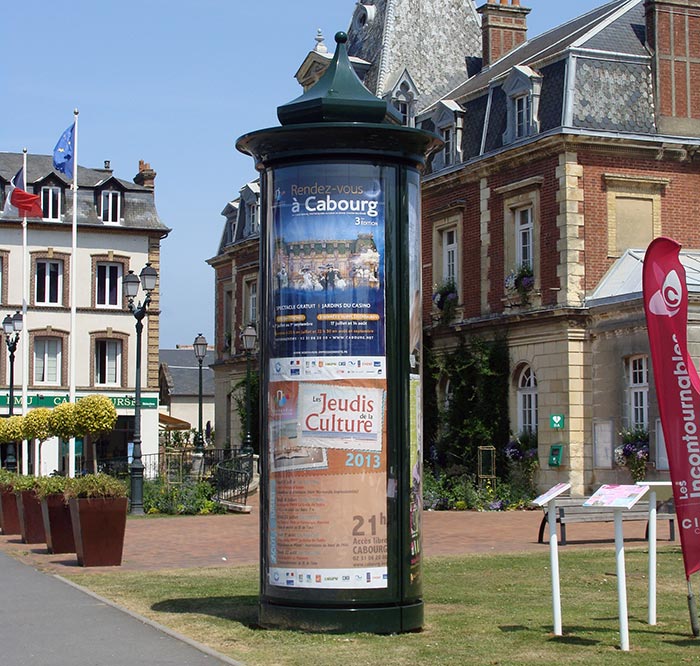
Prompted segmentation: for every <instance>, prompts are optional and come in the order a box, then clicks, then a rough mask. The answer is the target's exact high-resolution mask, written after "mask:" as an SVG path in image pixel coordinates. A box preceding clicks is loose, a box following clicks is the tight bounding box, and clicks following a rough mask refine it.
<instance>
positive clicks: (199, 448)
mask: <svg viewBox="0 0 700 666" xmlns="http://www.w3.org/2000/svg"><path fill="white" fill-rule="evenodd" d="M192 347H193V348H194V355H195V356H196V357H197V361H198V362H199V427H198V428H197V434H196V435H195V437H194V452H195V453H202V452H203V451H204V439H203V438H202V361H203V360H204V357H205V356H206V355H207V340H206V338H205V337H204V336H203V335H202V334H201V333H200V334H199V335H198V336H197V337H196V338H195V339H194V343H193V344H192Z"/></svg>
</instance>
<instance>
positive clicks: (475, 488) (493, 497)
mask: <svg viewBox="0 0 700 666" xmlns="http://www.w3.org/2000/svg"><path fill="white" fill-rule="evenodd" d="M534 497H535V492H534V491H530V490H529V489H527V488H524V487H521V486H517V485H516V484H511V483H508V482H505V481H498V482H497V483H495V484H493V483H489V482H486V483H483V484H482V485H481V486H480V485H479V484H478V482H477V480H476V478H475V477H474V476H472V475H470V474H467V473H466V472H465V471H464V468H462V467H457V466H453V467H450V468H448V469H447V470H445V472H444V473H443V474H441V475H440V476H439V477H438V478H435V477H434V476H433V475H432V474H430V473H426V474H425V475H424V477H423V507H424V508H425V509H428V510H433V511H446V510H452V509H454V510H457V511H506V510H512V509H526V508H529V507H530V503H531V501H532V499H533V498H534Z"/></svg>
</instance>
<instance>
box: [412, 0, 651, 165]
mask: <svg viewBox="0 0 700 666" xmlns="http://www.w3.org/2000/svg"><path fill="white" fill-rule="evenodd" d="M645 33H646V28H645V18H644V0H614V1H613V2H608V3H607V4H605V5H603V6H601V7H598V8H596V9H594V10H592V11H590V12H588V13H587V14H584V15H583V16H580V17H578V18H576V19H573V20H571V21H569V22H567V23H565V24H563V25H561V26H558V27H556V28H554V29H552V30H550V31H548V32H546V33H543V34H542V35H540V36H537V37H534V38H532V39H530V40H528V41H526V42H525V43H523V44H521V45H520V46H519V47H517V48H515V49H513V50H512V51H510V52H509V53H507V54H506V55H504V56H503V57H502V58H500V59H499V60H498V61H496V62H494V63H493V64H492V65H491V66H490V67H488V68H486V69H483V70H482V71H481V72H479V73H478V74H476V75H475V76H472V77H471V78H468V79H467V80H465V81H463V83H462V84H461V85H459V86H458V87H457V88H455V89H454V90H453V91H452V92H450V93H449V94H447V95H446V96H445V97H443V100H442V101H453V102H457V103H458V104H459V106H460V107H461V109H462V110H463V112H464V114H463V115H464V130H463V139H462V159H463V161H464V162H468V161H470V160H473V159H477V158H479V157H480V156H482V155H486V154H489V153H493V152H497V151H499V150H501V149H503V148H504V147H505V145H504V133H505V131H506V123H507V104H508V98H507V95H506V93H505V92H504V90H503V84H504V83H505V82H506V80H507V78H508V76H509V74H510V73H511V72H512V71H513V68H514V67H516V66H520V67H526V68H530V69H531V70H533V71H534V72H535V73H536V74H537V75H539V76H541V77H542V86H541V94H540V104H539V128H538V132H536V133H534V134H530V135H529V136H527V137H525V138H523V139H518V140H517V141H513V142H511V143H509V144H508V147H511V146H513V145H517V144H518V143H521V142H522V143H525V142H528V141H532V140H536V139H537V138H538V137H541V136H542V135H543V134H546V133H555V132H562V131H567V132H574V133H577V134H585V133H596V134H600V133H603V134H616V135H617V134H628V135H635V136H637V137H640V138H644V137H648V136H649V135H655V134H656V133H657V128H656V124H655V116H654V95H653V82H652V60H651V54H650V53H649V51H648V49H647V47H646V45H645V41H646V34H645ZM437 104H439V102H438V103H437ZM435 110H436V106H433V107H431V109H429V110H427V111H426V112H425V113H424V114H421V117H420V118H419V119H418V120H419V124H421V125H422V126H423V127H424V128H425V129H433V130H434V129H435V125H434V122H433V119H434V116H435Z"/></svg>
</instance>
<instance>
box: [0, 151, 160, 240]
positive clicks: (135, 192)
mask: <svg viewBox="0 0 700 666" xmlns="http://www.w3.org/2000/svg"><path fill="white" fill-rule="evenodd" d="M22 158H23V156H22V153H2V152H0V187H1V188H2V189H3V192H2V194H3V197H2V202H0V203H1V204H2V205H4V201H5V199H4V197H5V196H6V195H7V193H8V190H9V187H8V186H9V183H10V181H11V180H12V178H13V177H14V176H15V174H16V173H17V172H18V171H19V170H20V169H21V168H22ZM26 183H27V185H26V188H27V190H28V191H30V192H32V191H34V188H35V187H36V188H37V190H36V192H35V193H36V194H39V192H40V189H41V186H42V185H44V184H58V185H60V186H62V187H64V188H65V189H64V200H63V207H62V213H63V215H62V221H61V222H53V223H52V224H67V225H70V224H71V222H72V215H73V197H72V195H71V193H70V182H69V181H68V179H67V178H66V177H65V175H64V174H62V173H59V172H57V171H55V170H54V168H53V158H52V156H51V155H30V154H28V155H27V178H26ZM101 188H108V189H109V188H111V189H116V190H120V191H121V192H122V193H123V196H124V200H123V201H124V202H123V206H122V216H123V221H122V223H121V224H119V225H117V224H105V223H104V222H102V220H101V219H100V217H99V215H98V211H97V203H98V201H99V199H98V193H99V192H100V190H101ZM0 220H2V221H8V220H12V218H8V217H3V218H0ZM78 225H79V226H81V227H89V226H94V227H109V228H110V229H119V228H122V229H123V228H128V229H130V230H144V231H151V230H152V231H161V232H163V234H164V235H165V234H167V233H169V232H170V229H169V228H168V227H167V226H166V225H165V224H163V222H162V221H161V219H160V217H159V216H158V212H157V210H156V206H155V199H154V195H153V190H152V189H151V188H148V187H144V186H142V185H138V184H136V183H134V182H130V181H126V180H122V179H121V178H116V177H115V176H114V175H113V173H112V170H111V169H89V168H86V167H82V166H78Z"/></svg>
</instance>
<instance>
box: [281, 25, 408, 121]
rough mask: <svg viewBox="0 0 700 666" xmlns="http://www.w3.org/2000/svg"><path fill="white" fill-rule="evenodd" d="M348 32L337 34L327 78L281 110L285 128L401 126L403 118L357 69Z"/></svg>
mask: <svg viewBox="0 0 700 666" xmlns="http://www.w3.org/2000/svg"><path fill="white" fill-rule="evenodd" d="M347 41H348V36H347V34H346V33H345V32H338V33H336V35H335V42H336V49H335V53H334V54H333V60H332V61H331V63H330V64H329V65H328V68H327V69H326V71H325V72H324V74H323V76H321V78H320V79H319V80H318V81H317V82H316V84H315V85H314V86H312V87H311V88H309V90H307V91H306V92H305V93H304V94H303V95H301V96H300V97H297V98H296V99H294V100H292V101H291V102H288V103H287V104H284V105H282V106H279V107H277V117H278V118H279V121H280V123H282V125H298V124H305V123H319V122H360V123H383V122H389V123H398V124H400V123H401V116H400V114H399V113H398V111H396V109H394V107H393V106H392V105H390V104H388V103H387V102H386V101H385V100H382V99H379V98H378V97H376V96H375V95H373V94H372V93H371V92H370V91H369V90H368V89H367V88H366V87H365V86H364V84H363V83H362V81H360V79H359V78H358V76H357V74H356V73H355V70H354V69H353V67H352V65H351V63H350V58H349V57H348V51H347V47H346V43H347Z"/></svg>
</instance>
